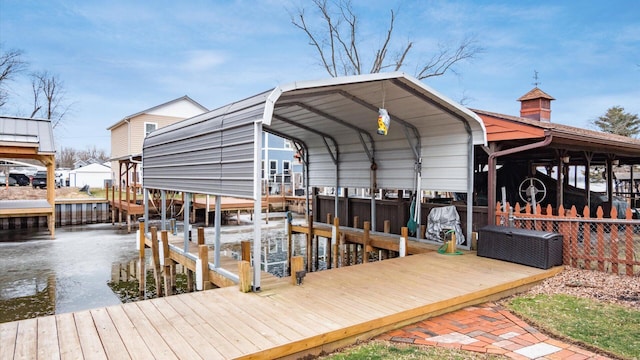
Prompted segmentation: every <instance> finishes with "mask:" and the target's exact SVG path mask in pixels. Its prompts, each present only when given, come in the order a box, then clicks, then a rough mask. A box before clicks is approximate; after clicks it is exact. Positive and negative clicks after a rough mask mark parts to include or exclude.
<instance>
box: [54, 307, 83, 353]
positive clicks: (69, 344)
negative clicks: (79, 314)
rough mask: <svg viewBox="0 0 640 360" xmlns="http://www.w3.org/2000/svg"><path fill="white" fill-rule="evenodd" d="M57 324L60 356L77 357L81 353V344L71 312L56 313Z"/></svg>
mask: <svg viewBox="0 0 640 360" xmlns="http://www.w3.org/2000/svg"><path fill="white" fill-rule="evenodd" d="M56 325H57V326H58V345H59V346H60V358H61V359H63V360H65V359H77V358H78V357H79V355H80V356H81V355H82V346H81V345H80V338H79V337H78V331H77V329H76V323H75V319H74V317H73V313H67V314H60V315H56Z"/></svg>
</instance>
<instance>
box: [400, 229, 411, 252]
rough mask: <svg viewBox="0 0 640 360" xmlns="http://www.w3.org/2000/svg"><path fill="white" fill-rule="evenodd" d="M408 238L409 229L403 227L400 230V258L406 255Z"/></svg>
mask: <svg viewBox="0 0 640 360" xmlns="http://www.w3.org/2000/svg"><path fill="white" fill-rule="evenodd" d="M408 238H409V229H408V228H407V227H406V226H405V227H403V228H402V229H401V230H400V244H399V245H400V246H399V250H400V251H399V252H400V257H404V256H406V255H407V239H408Z"/></svg>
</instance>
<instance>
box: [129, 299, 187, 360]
mask: <svg viewBox="0 0 640 360" xmlns="http://www.w3.org/2000/svg"><path fill="white" fill-rule="evenodd" d="M122 309H123V310H124V312H125V314H127V317H128V318H129V320H130V321H131V323H132V324H133V326H135V328H136V330H138V333H140V336H141V337H142V339H143V340H144V342H145V344H147V348H148V349H149V350H150V351H151V352H152V353H153V357H154V358H156V359H178V357H176V355H175V354H174V353H173V351H172V350H171V348H170V347H169V345H167V343H166V342H165V340H164V338H163V337H162V336H161V334H160V333H158V331H157V330H156V329H155V328H154V327H153V325H152V324H151V322H149V320H148V319H147V317H146V316H145V315H144V313H143V312H142V310H140V308H138V306H137V305H136V304H135V303H129V304H124V305H123V306H122Z"/></svg>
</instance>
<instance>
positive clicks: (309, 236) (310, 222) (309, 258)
mask: <svg viewBox="0 0 640 360" xmlns="http://www.w3.org/2000/svg"><path fill="white" fill-rule="evenodd" d="M312 245H313V218H312V217H311V216H309V218H308V219H307V272H311V262H312V261H313V249H312V248H311V247H312Z"/></svg>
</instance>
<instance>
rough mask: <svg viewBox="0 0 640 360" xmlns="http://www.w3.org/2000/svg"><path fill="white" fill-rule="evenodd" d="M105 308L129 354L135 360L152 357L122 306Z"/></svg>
mask: <svg viewBox="0 0 640 360" xmlns="http://www.w3.org/2000/svg"><path fill="white" fill-rule="evenodd" d="M106 310H107V312H108V313H109V317H110V318H111V321H113V325H114V326H115V327H116V329H117V330H118V333H119V334H120V338H121V339H122V342H123V343H124V346H125V347H126V348H127V352H128V353H129V356H131V358H132V359H136V360H145V359H149V360H150V359H154V357H153V354H152V353H151V350H149V348H148V347H147V344H145V342H144V340H143V339H142V335H140V333H139V332H138V330H137V329H136V327H135V326H134V325H133V323H132V322H131V320H129V318H128V317H127V314H125V312H124V310H123V309H122V307H120V306H110V307H108V308H106Z"/></svg>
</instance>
